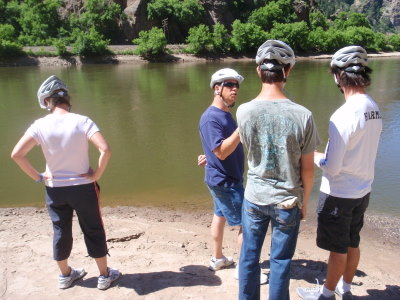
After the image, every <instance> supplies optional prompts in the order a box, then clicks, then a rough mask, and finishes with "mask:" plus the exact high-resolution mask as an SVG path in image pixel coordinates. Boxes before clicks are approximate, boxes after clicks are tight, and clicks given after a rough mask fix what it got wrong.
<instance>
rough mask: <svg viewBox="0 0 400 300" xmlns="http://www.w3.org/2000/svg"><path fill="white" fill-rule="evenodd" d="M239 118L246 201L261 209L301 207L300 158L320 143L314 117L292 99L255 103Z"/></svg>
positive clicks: (246, 105)
mask: <svg viewBox="0 0 400 300" xmlns="http://www.w3.org/2000/svg"><path fill="white" fill-rule="evenodd" d="M236 116H237V122H238V127H239V132H240V139H241V141H242V143H243V145H244V146H245V147H246V149H247V160H248V172H247V183H246V191H245V198H246V199H247V200H248V201H250V202H252V203H255V204H258V205H271V204H278V203H281V202H283V201H286V200H292V199H296V200H297V202H298V204H299V205H301V203H302V201H303V188H302V181H301V173H300V166H301V161H300V159H301V155H303V154H307V153H310V152H312V151H314V150H315V148H316V146H318V145H319V143H320V139H319V136H318V132H317V128H316V126H315V122H314V119H313V116H312V113H311V112H310V111H309V110H308V109H306V108H305V107H303V106H301V105H299V104H296V103H294V102H292V101H290V100H289V99H283V100H276V101H270V100H252V101H250V102H247V103H244V104H242V105H240V106H239V108H238V110H237V112H236Z"/></svg>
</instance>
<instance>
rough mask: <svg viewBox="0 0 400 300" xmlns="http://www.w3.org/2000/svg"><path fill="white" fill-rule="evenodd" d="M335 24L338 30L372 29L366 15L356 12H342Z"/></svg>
mask: <svg viewBox="0 0 400 300" xmlns="http://www.w3.org/2000/svg"><path fill="white" fill-rule="evenodd" d="M333 24H334V26H335V27H336V28H338V29H342V30H344V29H346V28H348V27H366V28H372V27H371V24H370V23H369V21H368V19H367V16H366V15H365V14H361V13H355V12H343V11H342V12H340V13H339V14H338V15H337V17H336V19H335V20H334V22H333Z"/></svg>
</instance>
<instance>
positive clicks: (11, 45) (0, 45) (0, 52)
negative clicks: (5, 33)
mask: <svg viewBox="0 0 400 300" xmlns="http://www.w3.org/2000/svg"><path fill="white" fill-rule="evenodd" d="M23 53H24V52H23V51H22V46H21V45H20V44H19V43H18V42H13V41H7V40H3V39H0V58H4V57H13V56H19V55H22V54H23Z"/></svg>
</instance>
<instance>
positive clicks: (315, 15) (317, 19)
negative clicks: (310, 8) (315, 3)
mask: <svg viewBox="0 0 400 300" xmlns="http://www.w3.org/2000/svg"><path fill="white" fill-rule="evenodd" d="M309 19H310V27H311V29H312V30H314V29H317V28H318V27H320V28H322V29H325V30H326V29H328V28H329V23H328V18H327V17H326V16H325V15H324V14H323V13H322V12H321V11H319V10H317V11H315V12H312V13H310V17H309Z"/></svg>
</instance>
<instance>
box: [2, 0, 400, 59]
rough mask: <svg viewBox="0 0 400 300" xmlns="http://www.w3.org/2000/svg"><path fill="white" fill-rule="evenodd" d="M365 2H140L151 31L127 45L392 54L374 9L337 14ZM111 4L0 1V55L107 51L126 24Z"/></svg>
mask: <svg viewBox="0 0 400 300" xmlns="http://www.w3.org/2000/svg"><path fill="white" fill-rule="evenodd" d="M366 1H367V0H358V1H352V0H343V1H339V0H335V1H322V0H320V1H318V0H315V1H312V0H308V1H306V0H274V1H273V0H270V1H268V0H242V1H208V0H203V1H197V0H142V1H138V2H139V4H138V5H137V9H138V10H139V8H140V9H141V11H142V13H143V12H144V14H145V16H144V17H145V19H146V22H147V23H146V26H147V28H151V30H142V31H139V32H138V34H137V35H136V36H135V37H134V38H129V39H128V41H129V42H134V43H136V44H138V52H137V54H139V55H142V56H144V57H146V58H148V57H151V56H155V55H160V54H162V53H164V52H165V51H166V44H167V43H187V51H188V52H190V53H194V54H207V53H216V54H227V53H237V54H247V53H251V52H254V51H255V49H256V48H257V47H258V45H259V44H260V43H262V42H263V41H264V40H265V39H280V40H283V41H285V42H287V43H288V44H290V45H291V46H292V47H293V48H294V49H295V50H296V51H298V52H332V51H334V50H336V49H338V48H339V47H342V46H345V45H349V44H358V45H362V46H364V47H365V48H367V50H369V51H382V50H385V51H393V50H400V48H399V42H398V41H399V39H400V38H399V35H398V34H392V33H390V34H387V33H386V32H382V30H386V31H387V30H392V28H389V27H388V26H386V27H385V26H383V25H382V24H383V23H382V22H380V21H379V22H378V21H376V19H374V20H375V21H372V22H371V18H372V17H373V16H374V14H375V12H376V9H375V8H377V5H375V6H369V7H370V10H368V12H369V13H367V14H364V13H358V12H354V11H343V10H349V9H351V8H355V7H356V6H357V5H358V7H359V6H360V5H361V4H362V3H364V6H363V7H365V2H366ZM376 2H382V1H376ZM118 3H121V1H111V0H86V1H67V0H64V1H63V0H26V1H20V0H0V57H7V56H10V55H18V54H20V53H22V50H21V49H22V46H27V45H36V46H42V45H43V46H44V45H53V46H55V47H56V49H57V54H58V55H68V54H75V55H80V56H93V55H104V54H108V53H109V51H108V48H107V45H108V44H109V43H113V44H115V43H121V41H124V40H126V39H127V36H129V35H127V32H129V28H131V27H129V26H128V25H127V24H132V22H134V21H133V20H132V16H130V15H129V14H128V13H127V10H126V8H124V7H122V6H121V4H118ZM124 9H125V11H124ZM341 10H342V11H341ZM137 13H138V12H137ZM375 15H377V16H378V14H375ZM137 17H139V15H137ZM142 17H143V16H142ZM141 20H142V19H141ZM127 28H128V29H127ZM379 30H381V31H379ZM69 46H70V47H69ZM67 49H70V50H69V51H70V52H69V51H68V50H67Z"/></svg>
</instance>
